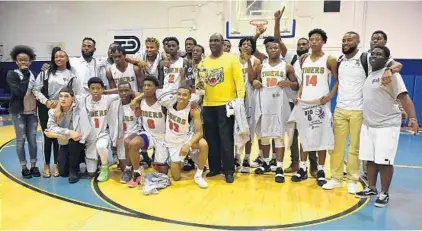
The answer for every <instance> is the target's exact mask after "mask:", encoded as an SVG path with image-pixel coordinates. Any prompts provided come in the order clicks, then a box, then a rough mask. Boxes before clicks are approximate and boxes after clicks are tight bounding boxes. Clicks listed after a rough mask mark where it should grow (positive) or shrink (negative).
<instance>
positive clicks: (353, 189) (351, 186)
mask: <svg viewBox="0 0 422 231" xmlns="http://www.w3.org/2000/svg"><path fill="white" fill-rule="evenodd" d="M347 191H348V192H349V193H350V194H356V193H357V191H358V186H357V185H356V183H348V184H347Z"/></svg>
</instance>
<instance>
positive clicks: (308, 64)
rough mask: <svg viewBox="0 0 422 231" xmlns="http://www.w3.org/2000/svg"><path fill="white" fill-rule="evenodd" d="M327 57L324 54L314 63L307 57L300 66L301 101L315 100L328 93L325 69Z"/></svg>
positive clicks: (329, 72)
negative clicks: (301, 74)
mask: <svg viewBox="0 0 422 231" xmlns="http://www.w3.org/2000/svg"><path fill="white" fill-rule="evenodd" d="M328 57H329V55H328V54H324V55H323V56H322V57H320V58H319V59H318V60H316V61H312V60H311V55H309V56H308V57H307V58H306V59H305V61H304V62H303V64H302V72H303V79H302V96H301V99H302V100H306V101H309V100H315V99H320V98H321V97H323V96H326V95H327V94H328V93H329V92H330V83H329V80H330V76H331V75H330V74H331V71H330V70H329V69H328V67H327V60H328Z"/></svg>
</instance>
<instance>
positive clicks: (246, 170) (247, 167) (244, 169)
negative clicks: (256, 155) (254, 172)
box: [240, 159, 251, 173]
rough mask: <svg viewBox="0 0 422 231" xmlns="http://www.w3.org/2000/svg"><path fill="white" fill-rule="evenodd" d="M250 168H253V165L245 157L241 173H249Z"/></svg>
mask: <svg viewBox="0 0 422 231" xmlns="http://www.w3.org/2000/svg"><path fill="white" fill-rule="evenodd" d="M250 170H251V166H250V165H249V160H248V159H243V163H242V170H241V171H240V172H241V173H249V172H250Z"/></svg>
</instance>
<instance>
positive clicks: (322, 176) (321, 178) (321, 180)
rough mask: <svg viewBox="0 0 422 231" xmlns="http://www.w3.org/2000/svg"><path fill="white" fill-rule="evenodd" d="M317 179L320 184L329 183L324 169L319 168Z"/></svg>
mask: <svg viewBox="0 0 422 231" xmlns="http://www.w3.org/2000/svg"><path fill="white" fill-rule="evenodd" d="M316 181H317V182H318V185H319V186H323V185H324V184H326V183H327V179H325V172H324V170H319V171H318V172H317V174H316Z"/></svg>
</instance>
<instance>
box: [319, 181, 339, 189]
mask: <svg viewBox="0 0 422 231" xmlns="http://www.w3.org/2000/svg"><path fill="white" fill-rule="evenodd" d="M322 188H323V189H327V190H331V189H335V188H341V183H340V182H338V181H337V180H334V179H331V180H329V181H328V182H327V183H326V184H324V185H323V186H322Z"/></svg>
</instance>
